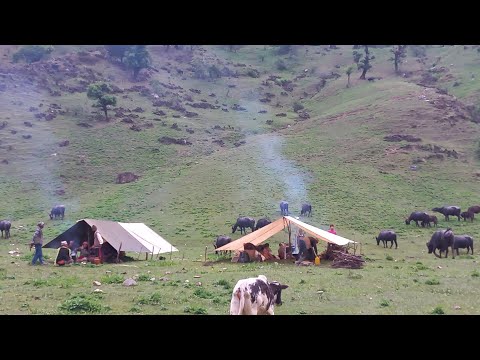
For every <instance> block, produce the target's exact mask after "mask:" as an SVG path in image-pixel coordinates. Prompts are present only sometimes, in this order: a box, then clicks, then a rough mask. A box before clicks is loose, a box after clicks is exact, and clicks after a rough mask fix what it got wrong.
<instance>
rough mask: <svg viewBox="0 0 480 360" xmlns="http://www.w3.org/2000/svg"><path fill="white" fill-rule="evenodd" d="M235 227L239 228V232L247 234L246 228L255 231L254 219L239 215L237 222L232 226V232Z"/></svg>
mask: <svg viewBox="0 0 480 360" xmlns="http://www.w3.org/2000/svg"><path fill="white" fill-rule="evenodd" d="M237 227H239V228H240V234H241V233H242V232H243V233H244V234H245V235H246V234H247V230H246V228H250V229H252V232H254V231H255V219H254V218H251V217H246V216H241V217H239V218H237V222H236V223H235V225H233V226H232V234H233V233H234V232H235V231H236V230H237Z"/></svg>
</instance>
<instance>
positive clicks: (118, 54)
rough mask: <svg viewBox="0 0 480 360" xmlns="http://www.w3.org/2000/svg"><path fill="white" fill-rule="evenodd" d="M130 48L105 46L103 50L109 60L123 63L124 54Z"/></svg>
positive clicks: (126, 46) (127, 46)
mask: <svg viewBox="0 0 480 360" xmlns="http://www.w3.org/2000/svg"><path fill="white" fill-rule="evenodd" d="M129 48H130V45H105V50H107V53H108V55H109V56H110V57H111V58H114V59H119V60H120V61H123V57H124V56H125V52H126V51H127V50H128V49H129Z"/></svg>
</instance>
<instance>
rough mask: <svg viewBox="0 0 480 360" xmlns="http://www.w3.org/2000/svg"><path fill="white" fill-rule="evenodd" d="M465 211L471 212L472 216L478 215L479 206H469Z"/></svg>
mask: <svg viewBox="0 0 480 360" xmlns="http://www.w3.org/2000/svg"><path fill="white" fill-rule="evenodd" d="M467 211H469V212H473V213H474V214H478V213H480V206H479V205H474V206H470V207H469V208H468V210H467Z"/></svg>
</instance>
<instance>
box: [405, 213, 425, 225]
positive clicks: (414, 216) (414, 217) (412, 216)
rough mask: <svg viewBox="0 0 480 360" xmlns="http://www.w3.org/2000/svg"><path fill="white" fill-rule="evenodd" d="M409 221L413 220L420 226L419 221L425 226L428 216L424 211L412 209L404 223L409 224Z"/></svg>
mask: <svg viewBox="0 0 480 360" xmlns="http://www.w3.org/2000/svg"><path fill="white" fill-rule="evenodd" d="M411 221H415V224H416V225H417V226H420V225H418V222H419V221H421V222H422V223H423V225H422V226H425V224H426V223H427V222H429V221H430V217H429V215H428V214H427V213H426V212H424V211H414V212H412V213H411V214H410V216H409V217H408V218H406V219H405V224H407V225H410V222H411Z"/></svg>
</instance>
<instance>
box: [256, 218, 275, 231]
mask: <svg viewBox="0 0 480 360" xmlns="http://www.w3.org/2000/svg"><path fill="white" fill-rule="evenodd" d="M271 223H272V222H271V221H270V220H268V219H267V218H261V219H258V221H257V225H256V226H255V230H258V229H261V228H262V227H264V226H266V225H268V224H271Z"/></svg>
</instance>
